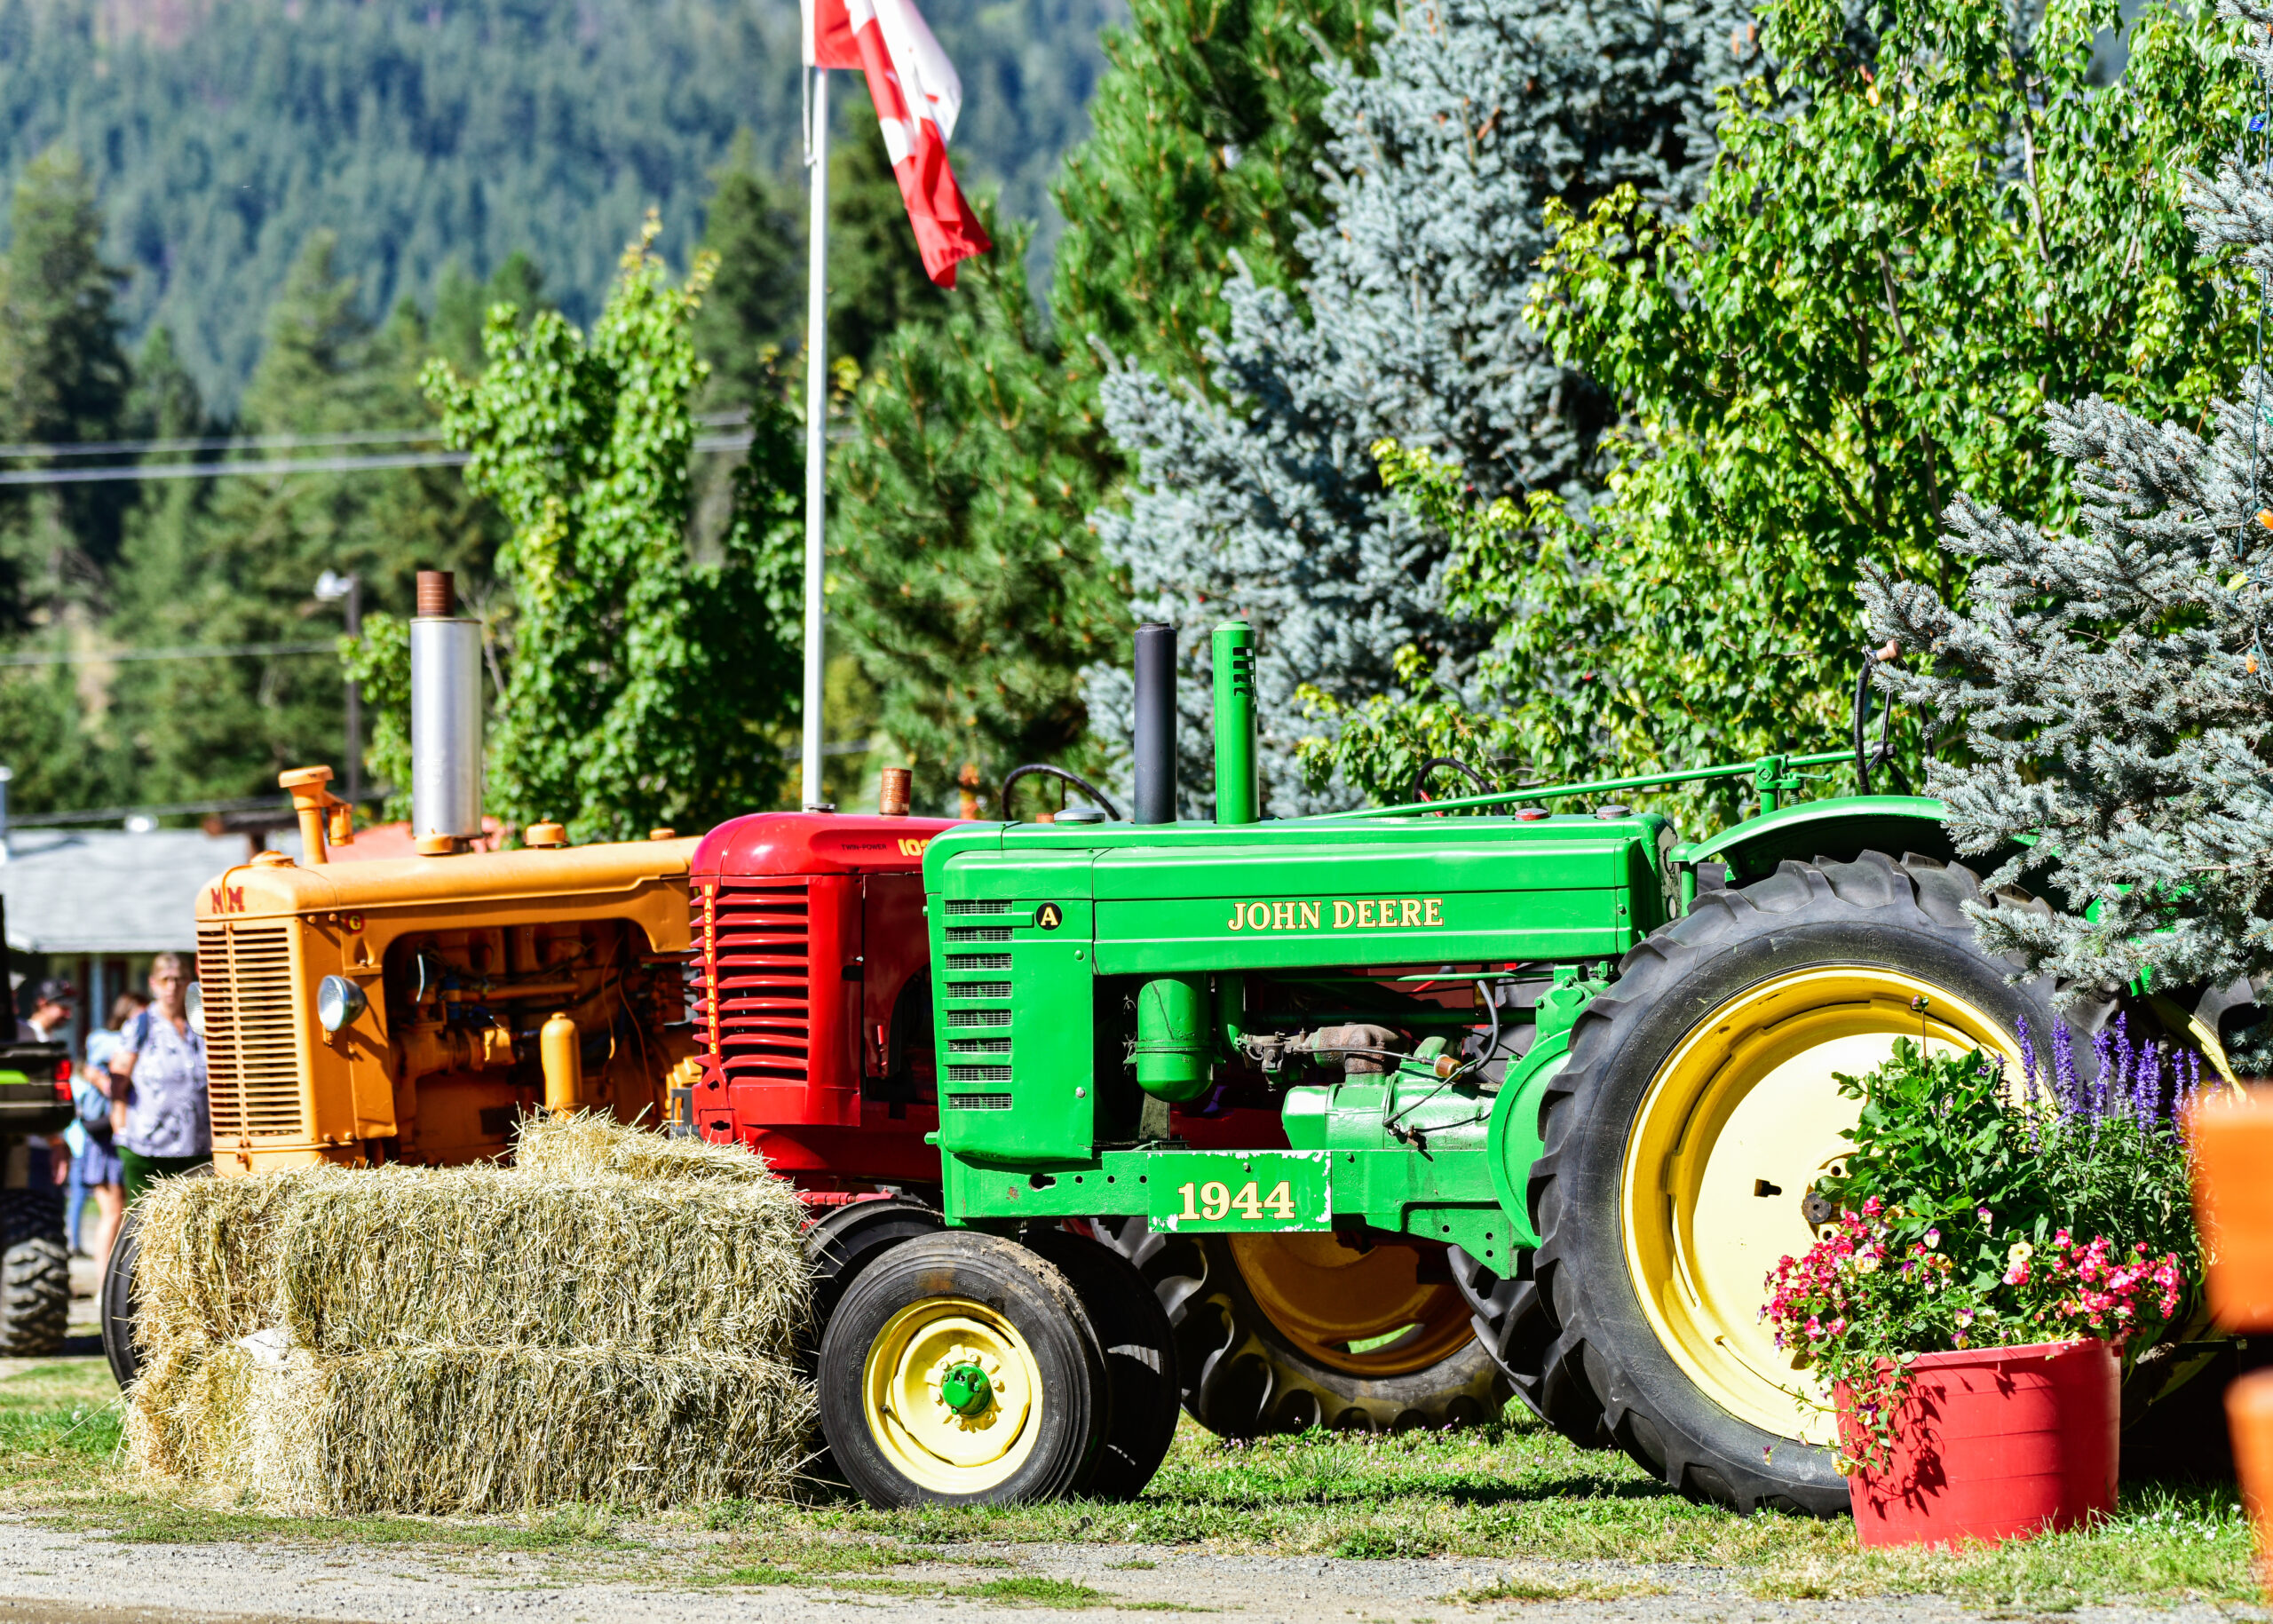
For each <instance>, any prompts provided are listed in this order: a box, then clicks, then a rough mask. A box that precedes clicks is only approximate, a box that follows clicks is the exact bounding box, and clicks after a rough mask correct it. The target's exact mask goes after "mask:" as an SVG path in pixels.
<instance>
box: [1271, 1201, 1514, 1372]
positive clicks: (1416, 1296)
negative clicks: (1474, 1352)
mask: <svg viewBox="0 0 2273 1624" xmlns="http://www.w3.org/2000/svg"><path fill="white" fill-rule="evenodd" d="M1230 1240H1231V1243H1232V1261H1233V1262H1234V1263H1235V1264H1238V1265H1239V1278H1240V1279H1243V1280H1245V1281H1246V1282H1247V1295H1249V1296H1251V1297H1253V1298H1254V1299H1255V1306H1256V1307H1257V1308H1259V1309H1261V1310H1262V1311H1263V1313H1264V1315H1265V1316H1267V1317H1268V1318H1269V1319H1270V1320H1271V1324H1272V1325H1274V1326H1276V1327H1278V1329H1279V1334H1280V1335H1283V1336H1284V1337H1286V1338H1287V1341H1289V1342H1291V1343H1294V1344H1295V1347H1297V1348H1298V1349H1300V1350H1301V1351H1303V1353H1304V1354H1306V1355H1307V1356H1308V1357H1310V1358H1311V1359H1314V1360H1316V1361H1317V1362H1318V1363H1319V1364H1321V1365H1324V1366H1326V1367H1327V1368H1328V1369H1331V1370H1338V1371H1341V1372H1342V1374H1345V1375H1353V1376H1376V1377H1378V1376H1401V1375H1409V1374H1412V1373H1413V1372H1414V1371H1416V1370H1426V1369H1427V1368H1428V1367H1430V1366H1431V1365H1434V1364H1436V1363H1437V1361H1439V1360H1440V1359H1446V1358H1448V1357H1450V1356H1451V1355H1452V1354H1453V1353H1456V1352H1458V1351H1460V1350H1461V1348H1463V1347H1465V1346H1467V1345H1468V1343H1469V1338H1470V1337H1472V1336H1473V1335H1475V1331H1474V1329H1473V1327H1471V1326H1470V1325H1469V1314H1468V1304H1467V1303H1465V1302H1464V1301H1462V1300H1461V1295H1460V1288H1459V1287H1456V1286H1453V1285H1452V1284H1451V1283H1449V1282H1445V1281H1437V1282H1430V1281H1423V1280H1422V1279H1420V1278H1419V1273H1420V1262H1421V1254H1420V1251H1419V1249H1418V1248H1414V1247H1411V1246H1406V1245H1400V1244H1398V1243H1397V1242H1394V1241H1388V1242H1383V1243H1382V1244H1380V1245H1377V1246H1375V1247H1374V1248H1373V1249H1372V1250H1370V1251H1366V1252H1359V1251H1357V1250H1356V1249H1354V1248H1350V1247H1345V1246H1343V1245H1342V1242H1341V1241H1339V1240H1336V1239H1335V1238H1334V1236H1332V1235H1331V1234H1289V1235H1233V1236H1232V1237H1230ZM1351 1343H1358V1344H1361V1345H1364V1344H1372V1345H1370V1346H1366V1351H1364V1352H1362V1353H1359V1352H1353V1351H1351V1348H1350V1344H1351Z"/></svg>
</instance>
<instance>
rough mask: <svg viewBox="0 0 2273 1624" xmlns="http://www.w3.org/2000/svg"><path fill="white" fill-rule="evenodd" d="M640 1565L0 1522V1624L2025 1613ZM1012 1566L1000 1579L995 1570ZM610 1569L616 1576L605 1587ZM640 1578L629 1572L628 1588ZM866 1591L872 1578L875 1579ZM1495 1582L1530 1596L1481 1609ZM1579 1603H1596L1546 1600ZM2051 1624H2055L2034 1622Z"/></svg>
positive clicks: (947, 1557)
mask: <svg viewBox="0 0 2273 1624" xmlns="http://www.w3.org/2000/svg"><path fill="white" fill-rule="evenodd" d="M660 1555H661V1564H662V1565H661V1566H659V1553H658V1552H656V1551H654V1550H653V1549H641V1550H639V1551H638V1552H637V1553H636V1554H633V1555H628V1556H626V1557H621V1558H616V1557H611V1556H610V1554H609V1553H607V1552H606V1551H599V1552H586V1553H583V1554H581V1555H578V1556H576V1557H573V1558H569V1559H566V1560H564V1559H561V1558H559V1557H557V1556H555V1555H554V1554H553V1553H550V1552H545V1551H536V1552H500V1551H495V1550H487V1549H478V1550H468V1551H452V1552H447V1553H443V1554H436V1553H432V1552H428V1553H417V1554H414V1553H413V1552H411V1551H408V1550H405V1549H400V1548H394V1547H376V1548H375V1547H369V1546H362V1547H353V1548H348V1547H339V1548H321V1547H289V1546H282V1545H233V1544H195V1545H148V1544H121V1543H117V1542H115V1541H111V1540H109V1539H107V1538H105V1537H104V1536H103V1535H101V1534H100V1533H75V1532H70V1533H67V1532H59V1531H57V1530H54V1529H50V1528H44V1527H39V1526H36V1525H31V1524H28V1523H27V1522H24V1521H23V1520H21V1519H17V1518H0V1624H141V1621H142V1620H194V1621H196V1624H255V1621H256V1620H257V1621H259V1624H267V1621H268V1620H286V1619H291V1620H309V1619H320V1620H369V1621H370V1624H381V1621H383V1620H437V1619H450V1620H462V1619H482V1620H490V1619H495V1620H514V1621H519V1620H530V1621H533V1624H574V1621H577V1620H590V1621H591V1624H618V1621H622V1624H712V1621H713V1620H744V1619H763V1620H769V1624H770V1621H772V1620H783V1621H785V1624H802V1621H804V1620H837V1621H842V1624H855V1621H856V1620H876V1619H880V1618H881V1619H883V1620H915V1619H934V1618H937V1619H947V1620H956V1621H957V1624H979V1621H980V1620H994V1619H997V1618H1001V1619H1005V1620H1010V1619H1015V1620H1020V1621H1021V1624H1049V1621H1051V1620H1057V1619H1060V1618H1064V1619H1068V1620H1071V1619H1075V1618H1080V1619H1082V1620H1089V1621H1090V1624H1104V1621H1105V1620H1108V1619H1112V1618H1116V1617H1121V1616H1123V1615H1125V1614H1127V1613H1129V1612H1137V1611H1142V1612H1152V1613H1155V1614H1157V1613H1160V1612H1216V1613H1224V1614H1231V1615H1235V1616H1236V1617H1237V1618H1238V1619H1239V1620H1241V1624H1278V1621H1279V1620H1285V1621H1286V1624H1312V1621H1313V1620H1319V1621H1323V1624H1342V1621H1344V1620H1347V1621H1348V1624H1450V1620H1453V1619H1455V1618H1462V1617H1471V1618H1472V1617H1508V1618H1514V1617H1517V1616H1520V1617H1521V1618H1522V1619H1523V1620H1525V1624H1532V1621H1534V1620H1536V1621H1537V1624H1550V1621H1555V1620H1586V1621H1588V1624H1628V1621H1630V1624H1714V1621H1718V1620H1728V1621H1729V1624H1746V1621H1749V1620H1762V1621H1763V1624H1765V1621H1770V1620H1773V1621H1775V1624H1786V1621H1808V1624H1815V1621H1821V1624H1865V1621H1866V1620H1867V1621H1869V1624H1879V1621H1881V1620H1884V1621H1885V1624H1971V1621H1972V1620H1984V1624H1985V1621H1986V1620H2016V1619H2024V1618H2027V1617H2028V1616H2029V1615H2027V1614H2024V1613H2016V1612H2010V1611H2004V1612H1980V1611H1976V1610H1973V1609H1969V1608H1966V1607H1960V1606H1957V1605H1954V1604H1948V1603H1944V1602H1940V1601H1937V1600H1936V1599H1934V1598H1931V1597H1913V1598H1904V1599H1878V1600H1863V1601H1845V1602H1819V1601H1763V1600H1760V1599H1758V1598H1756V1597H1754V1596H1750V1595H1748V1594H1747V1593H1746V1591H1745V1590H1744V1588H1742V1585H1741V1583H1740V1582H1732V1581H1731V1580H1730V1576H1729V1575H1726V1574H1724V1573H1720V1572H1718V1571H1716V1570H1713V1569H1705V1568H1684V1567H1650V1566H1643V1565H1616V1564H1599V1563H1586V1564H1577V1563H1572V1564H1552V1563H1538V1562H1522V1563H1517V1562H1497V1561H1491V1560H1483V1559H1472V1558H1430V1559H1423V1560H1404V1561H1398V1560H1391V1561H1365V1562H1360V1561H1347V1560H1340V1559H1335V1558H1330V1557H1243V1556H1222V1555H1212V1554H1209V1553H1208V1552H1205V1551H1198V1550H1193V1549H1189V1548H1184V1547H1162V1546H1137V1545H1122V1546H1113V1545H1026V1546H975V1545H974V1546H965V1547H959V1548H954V1549H949V1550H946V1551H943V1552H941V1553H939V1555H940V1557H942V1558H943V1559H941V1560H938V1561H931V1562H926V1563H923V1565H920V1566H917V1567H910V1568H900V1569H898V1570H895V1572H896V1573H899V1574H901V1575H906V1577H901V1578H896V1579H893V1580H884V1581H882V1584H883V1588H863V1587H862V1586H861V1585H860V1583H859V1581H858V1580H851V1581H847V1582H846V1583H845V1584H844V1585H843V1587H841V1588H832V1586H831V1585H830V1583H829V1582H828V1580H826V1579H819V1578H816V1579H810V1580H797V1581H796V1582H792V1583H789V1584H785V1585H774V1586H764V1587H735V1588H719V1587H716V1586H707V1587H689V1588H679V1587H677V1586H674V1585H673V1584H672V1583H671V1582H670V1581H669V1579H668V1578H667V1577H665V1578H659V1577H658V1574H659V1573H668V1562H669V1556H668V1553H667V1552H666V1553H661V1554H660ZM1005 1561H1007V1562H1008V1563H1009V1564H1010V1567H1009V1568H1008V1569H1005V1568H1004V1567H1003V1566H1002V1563H1004V1562H1005ZM612 1564H614V1565H617V1566H618V1567H620V1568H621V1569H622V1570H623V1571H621V1572H615V1573H612V1572H611V1565H612ZM635 1568H636V1570H637V1571H636V1572H634V1571H630V1570H632V1569H635ZM1006 1578H1008V1579H1010V1580H1013V1581H1015V1580H1018V1579H1019V1578H1041V1579H1050V1580H1066V1581H1071V1582H1073V1583H1075V1584H1081V1585H1086V1586H1089V1587H1091V1588H1094V1589H1096V1590H1097V1591H1100V1592H1103V1593H1104V1595H1103V1596H1101V1597H1099V1598H1098V1599H1097V1600H1095V1601H1092V1602H1089V1604H1087V1605H1086V1606H1083V1607H1080V1608H1069V1607H1064V1606H1054V1605H1048V1604H1035V1603H1033V1602H1018V1601H1004V1600H1002V1599H997V1598H994V1597H989V1596H985V1595H983V1594H974V1593H973V1592H975V1591H976V1590H977V1589H978V1587H981V1586H984V1585H986V1584H988V1583H997V1584H999V1583H1002V1581H1003V1580H1005V1579H1006ZM870 1582H871V1586H874V1585H875V1581H870ZM1494 1585H1500V1586H1503V1587H1506V1588H1509V1589H1513V1590H1517V1591H1522V1592H1526V1593H1528V1594H1529V1595H1530V1596H1533V1597H1539V1596H1541V1595H1542V1593H1543V1594H1544V1596H1546V1597H1548V1598H1550V1599H1523V1597H1522V1596H1516V1597H1513V1598H1506V1599H1482V1598H1478V1597H1477V1596H1473V1595H1465V1596H1464V1595H1463V1594H1462V1593H1463V1592H1469V1593H1472V1592H1476V1591H1479V1590H1485V1589H1487V1588H1490V1587H1493V1586H1494ZM1572 1591H1580V1592H1586V1593H1591V1594H1594V1595H1596V1596H1602V1595H1605V1594H1610V1593H1615V1592H1637V1593H1634V1594H1624V1595H1618V1596H1616V1597H1615V1599H1607V1600H1574V1599H1551V1598H1552V1597H1555V1596H1567V1595H1568V1593H1570V1592H1572ZM2266 1616H2267V1615H2266V1614H2265V1613H2263V1612H2261V1611H2259V1610H2256V1609H2250V1608H2234V1607H2221V1606H2211V1605H2204V1604H2192V1605H2185V1606H2179V1607H2172V1608H2157V1607H2087V1608H2082V1609H2079V1610H2078V1611H2077V1612H2070V1613H2063V1614H2061V1615H2059V1617H2060V1618H2061V1619H2062V1620H2067V1621H2072V1624H2129V1621H2130V1620H2140V1621H2141V1624H2146V1621H2147V1620H2153V1621H2154V1624H2209V1621H2210V1620H2239V1619H2248V1620H2264V1619H2265V1618H2266ZM2047 1624H2049V1621H2048V1620H2047Z"/></svg>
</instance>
